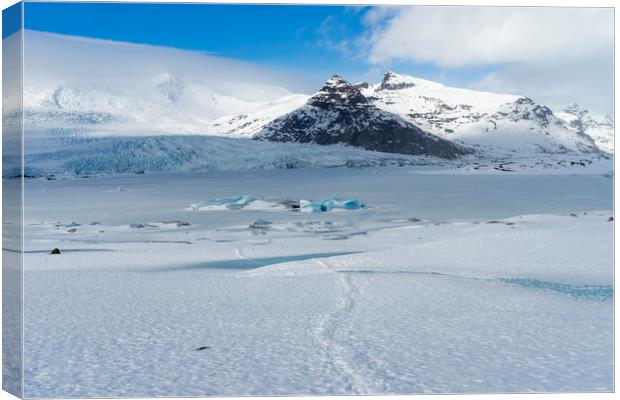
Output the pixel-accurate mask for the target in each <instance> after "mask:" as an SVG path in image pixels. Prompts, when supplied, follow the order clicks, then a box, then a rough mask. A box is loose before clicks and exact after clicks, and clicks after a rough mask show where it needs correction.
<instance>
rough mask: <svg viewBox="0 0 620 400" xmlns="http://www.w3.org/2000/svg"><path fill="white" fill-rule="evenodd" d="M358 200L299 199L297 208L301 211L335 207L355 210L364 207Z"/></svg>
mask: <svg viewBox="0 0 620 400" xmlns="http://www.w3.org/2000/svg"><path fill="white" fill-rule="evenodd" d="M365 207H366V206H365V205H364V204H362V203H361V202H360V201H359V200H341V199H336V198H332V199H327V200H322V201H318V202H313V201H310V200H300V202H299V209H300V211H301V212H326V211H330V210H333V209H335V208H338V209H343V210H357V209H360V208H365Z"/></svg>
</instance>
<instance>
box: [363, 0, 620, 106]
mask: <svg viewBox="0 0 620 400" xmlns="http://www.w3.org/2000/svg"><path fill="white" fill-rule="evenodd" d="M365 22H366V24H367V27H368V30H369V32H368V34H367V36H366V40H367V53H366V56H367V60H368V61H369V62H371V63H372V64H375V65H389V64H392V63H403V62H405V63H406V62H411V63H428V64H432V65H435V66H436V67H437V68H439V69H449V70H451V71H455V72H458V71H459V70H460V69H461V68H469V69H470V70H471V68H477V67H480V68H484V69H487V70H488V69H491V70H492V72H491V73H489V74H488V75H487V76H486V77H485V78H484V79H483V80H481V81H477V82H469V86H470V87H474V88H479V89H487V90H493V91H498V92H509V93H516V94H523V95H528V96H530V97H533V98H535V99H537V100H539V101H546V102H548V103H549V105H551V106H555V107H560V106H562V105H565V104H569V103H572V102H575V101H576V102H578V103H580V104H583V105H586V106H589V107H593V108H596V109H598V110H600V111H603V112H607V113H610V112H611V110H612V107H613V90H612V85H613V40H614V32H613V29H614V16H613V9H611V8H562V7H466V6H462V7H432V6H418V7H400V8H397V9H394V8H390V9H387V10H386V9H374V10H371V11H369V12H368V13H367V15H366V17H365Z"/></svg>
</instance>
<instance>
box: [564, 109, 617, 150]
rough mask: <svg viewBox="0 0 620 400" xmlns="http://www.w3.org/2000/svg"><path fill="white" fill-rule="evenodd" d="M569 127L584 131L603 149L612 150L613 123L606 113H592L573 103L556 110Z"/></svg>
mask: <svg viewBox="0 0 620 400" xmlns="http://www.w3.org/2000/svg"><path fill="white" fill-rule="evenodd" d="M555 115H556V116H557V117H558V118H560V119H561V120H562V121H564V123H565V124H566V126H567V127H568V128H569V129H574V130H575V131H577V132H580V133H585V134H586V135H588V136H590V137H591V138H592V139H593V140H594V142H595V143H596V145H597V146H598V147H599V148H600V149H601V150H603V151H606V152H608V153H611V154H613V152H614V123H613V122H612V120H611V118H609V116H608V115H604V114H598V113H593V112H590V111H588V110H587V109H585V108H584V107H581V106H579V105H578V104H576V103H574V104H572V105H570V106H569V107H566V108H565V109H564V110H562V111H559V112H556V113H555Z"/></svg>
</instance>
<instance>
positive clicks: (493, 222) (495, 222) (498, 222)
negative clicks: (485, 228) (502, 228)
mask: <svg viewBox="0 0 620 400" xmlns="http://www.w3.org/2000/svg"><path fill="white" fill-rule="evenodd" d="M501 223H502V221H489V222H487V224H501Z"/></svg>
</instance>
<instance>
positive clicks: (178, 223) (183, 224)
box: [177, 221, 192, 228]
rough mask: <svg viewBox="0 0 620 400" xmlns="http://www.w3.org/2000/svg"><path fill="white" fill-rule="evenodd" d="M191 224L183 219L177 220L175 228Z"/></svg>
mask: <svg viewBox="0 0 620 400" xmlns="http://www.w3.org/2000/svg"><path fill="white" fill-rule="evenodd" d="M191 225H192V224H190V223H189V222H183V221H180V222H177V228H180V227H182V226H191Z"/></svg>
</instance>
